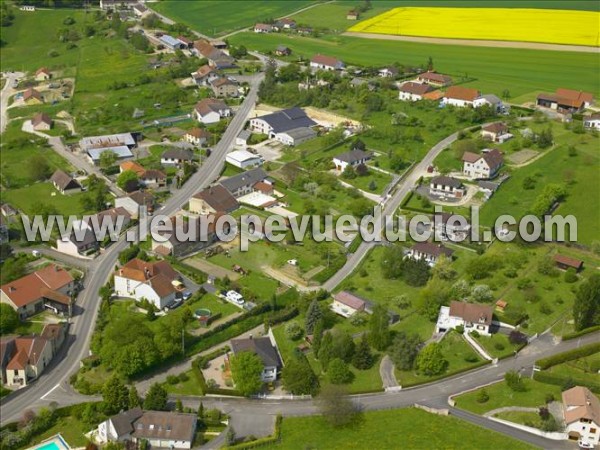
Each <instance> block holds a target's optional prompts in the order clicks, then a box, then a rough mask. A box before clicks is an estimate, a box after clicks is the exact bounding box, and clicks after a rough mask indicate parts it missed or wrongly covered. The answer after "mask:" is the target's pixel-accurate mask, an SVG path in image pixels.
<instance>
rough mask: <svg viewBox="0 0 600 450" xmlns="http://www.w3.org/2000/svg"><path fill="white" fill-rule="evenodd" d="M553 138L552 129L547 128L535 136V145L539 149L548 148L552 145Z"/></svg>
mask: <svg viewBox="0 0 600 450" xmlns="http://www.w3.org/2000/svg"><path fill="white" fill-rule="evenodd" d="M553 139H554V137H553V136H552V128H551V127H548V128H546V129H545V130H542V131H540V134H538V135H537V145H538V147H540V148H548V147H550V146H551V145H552V143H553Z"/></svg>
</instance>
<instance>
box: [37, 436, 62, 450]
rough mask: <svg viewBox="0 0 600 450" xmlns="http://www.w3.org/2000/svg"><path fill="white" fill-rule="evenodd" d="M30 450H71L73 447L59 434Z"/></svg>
mask: <svg viewBox="0 0 600 450" xmlns="http://www.w3.org/2000/svg"><path fill="white" fill-rule="evenodd" d="M28 450H71V447H69V444H67V442H66V441H65V440H64V439H63V437H62V436H61V435H60V434H57V435H55V436H52V437H51V438H49V439H46V440H45V441H44V442H42V443H41V444H38V445H35V446H33V447H30V448H29V449H28Z"/></svg>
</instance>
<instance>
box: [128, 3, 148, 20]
mask: <svg viewBox="0 0 600 450" xmlns="http://www.w3.org/2000/svg"><path fill="white" fill-rule="evenodd" d="M131 9H132V10H133V13H134V14H135V15H136V16H138V17H140V18H144V17H146V16H147V15H149V14H150V10H149V9H148V8H147V7H146V6H145V5H143V4H142V3H136V4H135V5H133V8H131Z"/></svg>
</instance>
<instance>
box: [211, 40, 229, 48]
mask: <svg viewBox="0 0 600 450" xmlns="http://www.w3.org/2000/svg"><path fill="white" fill-rule="evenodd" d="M210 45H212V46H213V47H214V48H216V49H218V50H226V49H227V42H225V41H223V40H221V39H214V40H212V41H210Z"/></svg>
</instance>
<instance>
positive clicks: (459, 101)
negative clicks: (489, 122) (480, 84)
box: [442, 86, 481, 108]
mask: <svg viewBox="0 0 600 450" xmlns="http://www.w3.org/2000/svg"><path fill="white" fill-rule="evenodd" d="M480 97H481V92H479V91H478V90H477V89H471V88H466V87H463V86H450V87H449V88H448V89H447V90H446V93H445V94H444V97H443V98H442V103H444V104H446V105H452V106H457V107H459V108H464V107H466V106H471V107H472V106H474V104H475V101H476V100H477V99H478V98H480Z"/></svg>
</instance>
